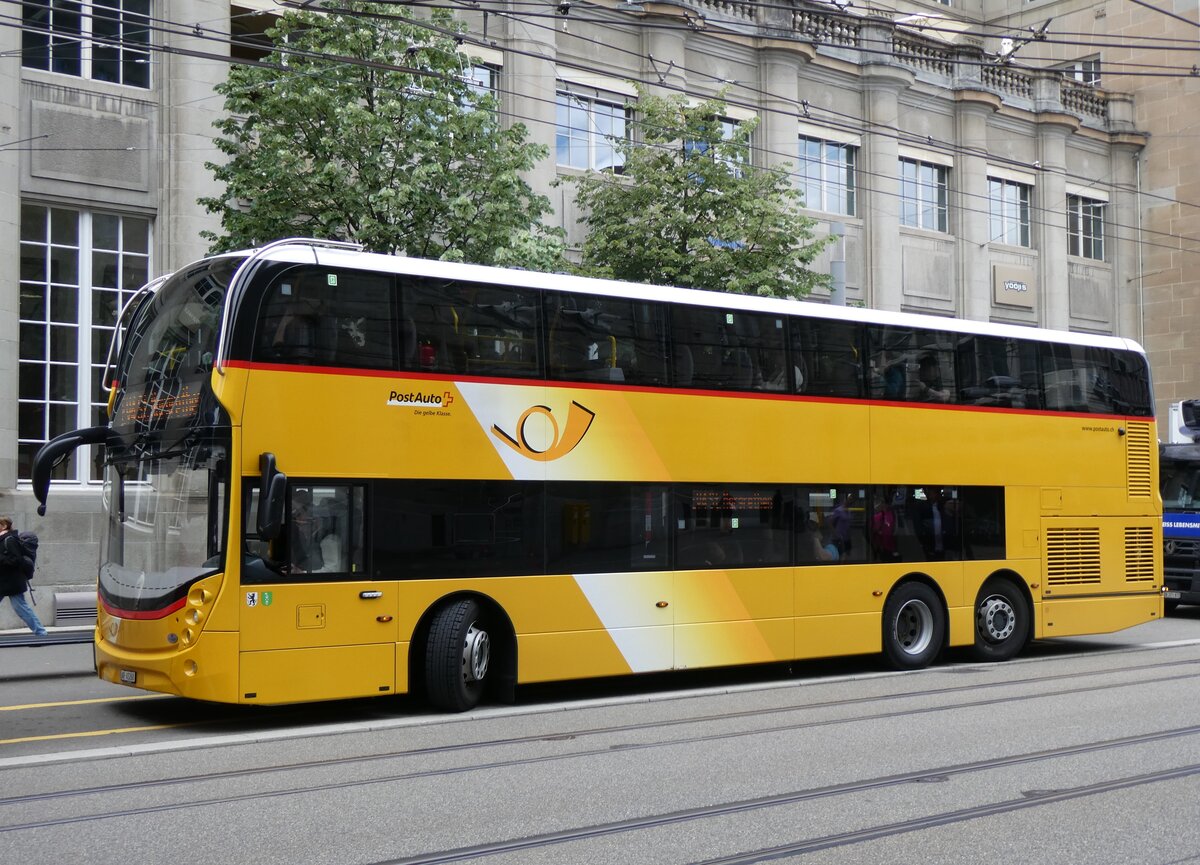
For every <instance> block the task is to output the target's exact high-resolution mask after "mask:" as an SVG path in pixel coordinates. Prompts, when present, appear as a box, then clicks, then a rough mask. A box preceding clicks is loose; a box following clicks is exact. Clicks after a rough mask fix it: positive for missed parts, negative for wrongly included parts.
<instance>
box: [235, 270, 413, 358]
mask: <svg viewBox="0 0 1200 865" xmlns="http://www.w3.org/2000/svg"><path fill="white" fill-rule="evenodd" d="M391 310H392V279H391V277H390V276H386V275H382V274H370V273H362V272H358V271H352V270H339V271H331V270H327V269H323V268H317V267H303V268H295V269H292V270H290V271H288V272H287V273H285V274H284V275H283V276H281V277H280V278H279V279H277V280H276V281H275V283H274V284H273V285H272V286H271V287H270V288H269V289H268V291H267V294H266V296H265V298H264V299H263V305H262V309H261V312H260V315H259V320H258V325H257V328H256V335H255V345H254V358H255V360H262V361H268V362H274V363H287V364H300V365H315V366H342V367H358V368H365V369H392V368H393V367H394V360H395V352H394V339H393V334H392V331H393V326H392V322H393V317H392V313H391Z"/></svg>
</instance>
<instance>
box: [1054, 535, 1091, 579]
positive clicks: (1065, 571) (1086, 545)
mask: <svg viewBox="0 0 1200 865" xmlns="http://www.w3.org/2000/svg"><path fill="white" fill-rule="evenodd" d="M1046 582H1047V584H1048V585H1050V586H1086V585H1094V584H1098V583H1099V582H1100V529H1099V528H1073V527H1069V528H1051V529H1048V530H1047V532H1046Z"/></svg>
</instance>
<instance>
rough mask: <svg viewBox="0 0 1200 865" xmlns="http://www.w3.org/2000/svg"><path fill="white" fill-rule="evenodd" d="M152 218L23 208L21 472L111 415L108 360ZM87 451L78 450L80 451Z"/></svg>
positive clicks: (69, 464)
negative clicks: (45, 449) (53, 445)
mask: <svg viewBox="0 0 1200 865" xmlns="http://www.w3.org/2000/svg"><path fill="white" fill-rule="evenodd" d="M149 263H150V221H149V220H148V219H145V218H143V217H135V216H120V215H117V214H112V213H91V212H87V211H77V210H68V209H66V208H59V207H45V206H42V205H37V204H24V205H22V207H21V301H20V313H19V315H20V364H19V365H20V373H19V385H18V409H17V440H18V444H17V454H18V476H19V477H20V478H21V479H22V480H28V479H29V478H30V475H31V470H32V467H33V457H34V455H35V454H36V453H37V451H38V448H40V447H41V446H42V444H44V443H45V442H47V441H49V440H50V439H51V438H53V437H54V436H56V435H59V434H60V433H64V432H68V431H69V430H73V429H77V428H80V427H88V426H93V425H95V424H100V423H105V422H106V421H107V415H106V408H105V407H106V406H107V403H108V396H107V394H106V393H105V391H104V389H103V386H102V384H103V383H102V381H101V379H102V376H103V374H104V364H105V360H106V359H107V356H108V347H109V344H110V342H111V341H112V335H113V330H114V328H115V326H116V321H117V317H118V316H119V315H120V313H121V312H122V310H124V308H125V304H126V303H128V302H129V299H130V298H131V297H132V296H133V294H134V292H136V291H137V289H138V288H140V287H141V286H142V285H143V284H145V282H146V281H147V274H148V271H149ZM81 453H82V452H81ZM54 478H55V479H56V480H68V481H76V482H83V481H88V480H100V471H99V468H98V466H97V465H96V464H95V461H91V464H90V466H88V467H86V468H85V467H81V466H80V461H79V460H76V459H68V460H64V461H63V462H62V463H61V464H60V465H59V466H58V468H56V469H55V472H54Z"/></svg>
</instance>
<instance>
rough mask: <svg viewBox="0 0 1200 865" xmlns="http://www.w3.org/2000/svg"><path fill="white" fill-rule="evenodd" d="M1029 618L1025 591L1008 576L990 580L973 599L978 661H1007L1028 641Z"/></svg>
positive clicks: (975, 648) (1030, 622)
mask: <svg viewBox="0 0 1200 865" xmlns="http://www.w3.org/2000/svg"><path fill="white" fill-rule="evenodd" d="M1031 624H1032V620H1031V617H1030V613H1029V604H1028V603H1026V601H1025V595H1023V594H1022V593H1021V590H1020V589H1018V588H1017V587H1016V585H1014V584H1013V583H1012V582H1011V581H1010V580H1004V579H998V580H989V581H988V582H986V583H984V585H983V588H982V589H980V590H979V597H978V599H977V600H976V601H975V645H974V647H973V648H972V651H971V653H972V654H973V655H974V656H975V658H976V659H977V660H980V661H1007V660H1008V659H1009V658H1012V657H1014V656H1015V655H1016V654H1017V652H1019V651H1021V649H1023V648H1024V647H1025V643H1027V642H1028V641H1029V628H1030V625H1031Z"/></svg>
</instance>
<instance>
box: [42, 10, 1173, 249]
mask: <svg viewBox="0 0 1200 865" xmlns="http://www.w3.org/2000/svg"><path fill="white" fill-rule="evenodd" d="M370 17H382V16H377V15H372V16H370ZM159 20H162V19H159ZM409 21H410V23H415V24H418V25H422V26H432V25H428V24H427V22H421V21H413V20H412V19H409ZM167 23H168V24H171V25H173V26H175V27H178V28H179V29H178V30H170V29H169V28H166V27H162V28H159V29H160V30H162V31H163V32H166V33H168V34H174V35H187V36H193V37H194V36H195V34H194V32H193V31H192V30H191V29H190V28H188V27H187V25H182V24H180V23H178V22H170V21H168V22H167ZM433 29H434V30H435V31H437V32H440V33H442V35H445V36H447V37H448V38H456V37H458V36H460V35H468V34H458V33H456V32H453V31H446V30H444V29H442V28H436V27H433ZM44 32H49V29H48V28H47V29H46V30H45V31H44ZM198 38H207V39H209V40H211V41H218V42H221V43H222V44H225V43H226V41H227V40H226V39H225V38H223V37H222V36H220V35H218V34H210V35H208V36H204V35H202V36H200V37H198ZM579 38H583V37H579ZM108 41H110V42H112V43H116V44H121V40H118V39H112V40H108ZM228 41H229V42H230V43H231V44H237V43H236V41H235V40H228ZM130 44H132V45H134V46H136V47H138V48H139V49H145V48H146V46H145V45H144V44H142V43H130ZM242 44H245V43H242ZM159 47H161V48H162V50H164V51H168V52H171V53H176V54H185V55H186V54H193V53H194V54H196V55H197V56H200V57H202V58H205V59H217V60H220V61H223V62H228V63H231V64H235V63H239V62H241V63H243V65H254V66H261V67H267V68H279V69H281V71H284V70H283V69H282V68H281V67H276V66H274V65H273V64H269V63H265V62H263V61H248V62H244V61H242V60H241V59H235V58H231V57H227V56H224V55H212V54H208V53H206V52H191V51H189V50H186V49H179V48H167V47H166V46H151V50H155V49H157V48H159ZM256 47H261V46H256ZM276 50H277V51H278V52H279V53H281V54H284V55H287V56H295V57H307V58H309V59H314V60H326V61H328V62H331V63H339V62H341V63H346V64H349V65H361V66H368V67H370V66H374V67H375V68H383V69H390V70H394V71H401V72H406V73H407V74H412V75H416V76H422V75H424V76H431V77H438V76H439V73H432V72H430V71H428V70H423V69H418V68H412V67H406V66H402V65H398V64H385V63H379V62H375V61H362V60H360V59H358V58H350V57H340V56H335V55H327V54H321V53H318V52H304V51H300V50H297V49H292V48H286V49H280V48H278V47H277V49H276ZM639 56H640V55H639ZM581 68H582V67H581ZM632 80H637V79H632ZM642 83H649V82H648V81H646V79H642ZM726 83H727V82H726ZM682 92H684V93H685V94H686V95H696V96H703V94H696V93H694V92H693V91H688V90H686V89H684V90H682ZM759 92H761V91H759ZM543 101H548V100H543ZM727 101H728V102H729V103H730V104H737V103H734V102H733V101H732V100H727ZM743 104H744V105H746V107H747V108H749V109H752V110H755V111H756V112H757V111H758V110H759V109H758V106H756V105H754V104H752V103H751V104H745V103H743ZM810 107H811V106H804V108H805V109H806V110H807V108H810ZM762 110H776V111H777V110H778V109H762ZM818 110H820V109H818ZM847 117H848V116H847ZM515 119H518V120H523V121H527V122H530V123H539V122H544V121H541V119H540V118H532V117H516V118H515ZM851 120H852V121H853V122H851V123H847V124H845V125H844V126H842V128H843V129H844V130H847V131H851V132H854V133H856V134H860V133H862V132H863V131H864V124H863V121H862V120H861V119H859V118H851ZM826 122H827V123H828V122H829V121H826ZM832 125H833V126H834V128H837V124H836V123H834V124H832ZM867 125H868V126H870V125H872V124H867ZM873 125H875V126H880V127H881V128H883V129H884V130H885V131H892V132H894V131H895V129H894V127H882V126H881V125H879V124H873ZM911 143H927V142H924V141H921V140H919V139H914V140H913V141H912V142H911ZM943 144H944V143H943ZM757 149H758V150H760V152H763V153H768V154H770V155H774V156H777V157H779V158H781V159H786V160H788V161H793V160H795V159H796V158H797V157H798V154H793V153H775V152H773V151H768V150H766V149H765V148H762V147H759V148H757ZM943 149H944V150H947V151H949V152H967V151H968V148H962V147H956V146H953V145H944V147H943ZM992 161H993V162H995V163H1004V162H1008V163H1009V164H1010V165H1013V166H1016V167H1020V168H1025V169H1028V168H1030V167H1031V166H1029V165H1027V164H1026V163H1024V162H1020V161H1018V160H1004V159H1000V158H993V159H992ZM791 174H792V176H796V173H795V172H791ZM857 174H859V175H866V176H873V175H874V176H880V177H887V178H889V179H891V177H892V176H891V175H889V174H885V173H877V174H876V173H872V172H867V171H865V170H863V169H862V168H861V167H859V168H858V169H857ZM1077 179H1082V180H1084V181H1086V182H1093V180H1094V179H1093V178H1077ZM872 191H874V192H875V193H876V194H881V193H879V192H878V191H877V190H872ZM1033 209H1034V210H1048V209H1049V208H1036V207H1035V208H1033ZM974 212H979V213H983V212H984V211H982V210H980V211H974ZM1054 212H1055V213H1056V214H1057V212H1058V211H1057V209H1054ZM1109 224H1110V225H1113V226H1114V227H1117V228H1120V227H1124V228H1134V226H1122V225H1119V224H1116V223H1112V222H1110V223H1109ZM1146 231H1148V230H1146V229H1143V233H1145V232H1146ZM1150 233H1157V234H1162V235H1163V236H1165V237H1169V238H1171V239H1175V240H1179V239H1180V238H1178V237H1177V236H1176V235H1172V234H1170V233H1167V232H1153V231H1150ZM1166 248H1170V249H1172V250H1174V249H1176V248H1177V247H1175V246H1170V247H1166ZM1185 251H1188V250H1185Z"/></svg>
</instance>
